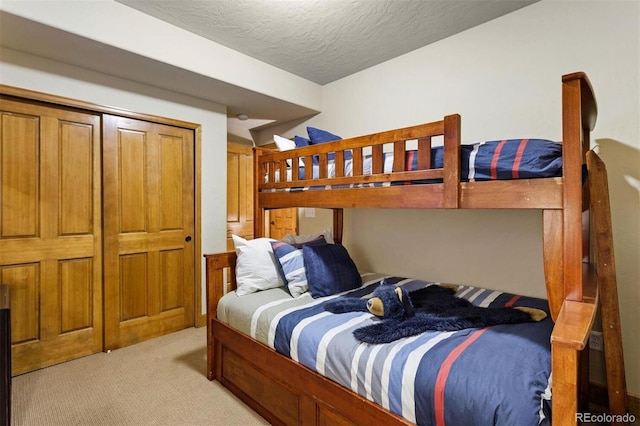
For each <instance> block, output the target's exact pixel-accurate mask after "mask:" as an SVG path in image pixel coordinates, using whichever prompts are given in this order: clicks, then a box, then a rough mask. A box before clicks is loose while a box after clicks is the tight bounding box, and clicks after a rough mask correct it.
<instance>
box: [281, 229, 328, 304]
mask: <svg viewBox="0 0 640 426" xmlns="http://www.w3.org/2000/svg"><path fill="white" fill-rule="evenodd" d="M326 244H327V241H326V240H325V239H324V235H321V236H320V237H319V238H317V239H315V240H312V241H309V242H306V243H303V244H296V245H291V244H287V243H285V242H283V241H272V242H271V247H272V248H273V253H274V254H275V257H276V260H277V261H278V262H277V264H276V266H277V267H278V272H279V273H280V276H281V277H282V279H283V280H284V282H285V283H286V285H285V288H286V289H287V290H288V291H289V294H291V296H293V297H298V296H300V295H301V294H304V293H306V292H307V291H309V285H308V284H307V269H306V268H305V265H304V258H303V256H302V246H303V245H326Z"/></svg>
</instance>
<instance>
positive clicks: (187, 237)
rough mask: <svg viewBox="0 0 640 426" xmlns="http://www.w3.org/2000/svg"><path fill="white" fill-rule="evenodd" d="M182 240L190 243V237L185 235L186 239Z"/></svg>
mask: <svg viewBox="0 0 640 426" xmlns="http://www.w3.org/2000/svg"><path fill="white" fill-rule="evenodd" d="M184 240H185V241H186V242H188V243H190V242H191V235H187V236H186V237H184Z"/></svg>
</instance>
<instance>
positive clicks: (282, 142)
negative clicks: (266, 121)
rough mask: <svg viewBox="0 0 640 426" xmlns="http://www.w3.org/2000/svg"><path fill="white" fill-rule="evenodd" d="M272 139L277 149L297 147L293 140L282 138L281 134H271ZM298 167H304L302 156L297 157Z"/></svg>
mask: <svg viewBox="0 0 640 426" xmlns="http://www.w3.org/2000/svg"><path fill="white" fill-rule="evenodd" d="M273 141H274V142H275V143H276V146H277V147H278V151H289V150H290V149H295V148H297V147H296V143H295V142H294V141H292V140H291V139H287V138H283V137H282V136H278V135H273ZM287 166H291V164H290V162H289V160H287ZM298 167H304V160H303V159H302V158H298Z"/></svg>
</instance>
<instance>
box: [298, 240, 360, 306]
mask: <svg viewBox="0 0 640 426" xmlns="http://www.w3.org/2000/svg"><path fill="white" fill-rule="evenodd" d="M302 257H303V259H304V266H305V268H306V270H307V285H308V286H309V291H310V292H311V296H312V297H313V298H318V297H324V296H331V295H332V294H336V293H340V292H343V291H347V290H352V289H354V288H358V287H360V286H361V285H362V277H360V273H359V272H358V268H356V265H355V263H353V260H352V259H351V257H350V256H349V253H348V252H347V249H346V248H344V246H342V245H340V244H327V245H320V246H310V245H305V246H303V247H302Z"/></svg>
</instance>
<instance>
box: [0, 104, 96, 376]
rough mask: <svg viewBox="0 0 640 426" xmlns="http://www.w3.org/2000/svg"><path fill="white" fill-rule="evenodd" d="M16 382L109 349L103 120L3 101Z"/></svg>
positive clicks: (0, 269) (3, 214)
mask: <svg viewBox="0 0 640 426" xmlns="http://www.w3.org/2000/svg"><path fill="white" fill-rule="evenodd" d="M0 106H1V110H2V112H1V114H2V116H1V119H0V135H1V141H0V180H1V181H2V189H1V192H0V280H1V282H2V283H3V284H8V285H9V289H10V293H11V318H12V321H11V337H12V343H13V345H12V364H13V366H12V372H13V374H14V375H16V374H21V373H24V372H28V371H31V370H35V369H38V368H42V367H46V366H48V365H53V364H57V363H60V362H63V361H67V360H70V359H73V358H78V357H81V356H84V355H89V354H92V353H96V352H100V351H101V350H102V335H103V334H102V333H103V328H102V318H103V317H102V267H101V265H102V258H101V252H102V240H101V226H102V225H101V214H102V213H101V201H100V196H101V186H100V184H101V179H100V170H101V166H100V155H101V152H100V117H99V116H97V115H92V114H89V113H84V112H79V111H75V110H72V109H65V108H57V107H49V106H45V105H41V104H36V103H33V102H22V101H18V100H12V99H9V98H4V97H3V98H0Z"/></svg>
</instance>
